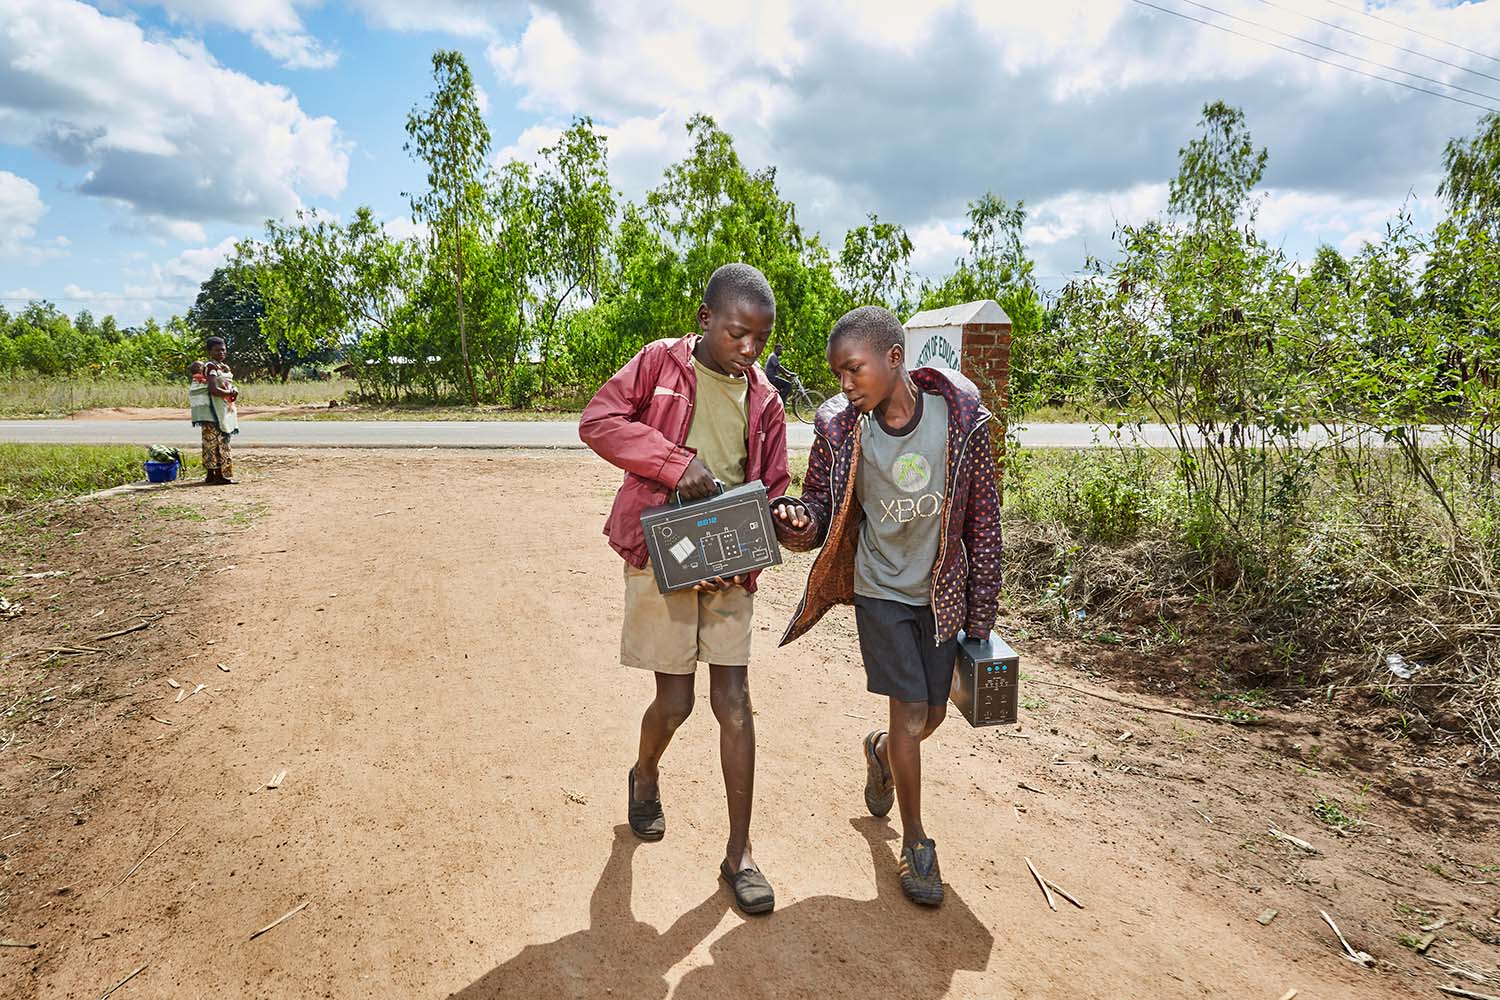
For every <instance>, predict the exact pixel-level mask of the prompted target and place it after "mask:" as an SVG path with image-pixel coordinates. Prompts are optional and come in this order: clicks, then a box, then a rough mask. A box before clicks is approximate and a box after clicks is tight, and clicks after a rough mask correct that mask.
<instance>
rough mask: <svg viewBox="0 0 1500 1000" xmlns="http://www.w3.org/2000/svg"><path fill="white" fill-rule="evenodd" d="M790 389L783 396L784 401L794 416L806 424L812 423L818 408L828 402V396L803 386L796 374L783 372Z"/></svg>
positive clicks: (783, 370) (784, 370)
mask: <svg viewBox="0 0 1500 1000" xmlns="http://www.w3.org/2000/svg"><path fill="white" fill-rule="evenodd" d="M781 371H782V377H784V378H785V379H786V381H787V383H788V385H789V386H790V388H789V389H788V390H787V391H786V392H783V393H782V394H781V398H782V401H783V402H785V403H786V404H787V405H788V406H789V407H791V410H792V414H793V416H795V417H796V418H797V419H798V420H800V421H802V422H803V423H804V424H810V423H812V422H813V421H814V420H815V419H816V418H817V415H818V407H820V406H822V405H823V404H824V403H825V402H827V401H828V396H827V395H825V394H824V393H821V392H818V391H817V390H815V389H809V388H808V387H807V386H805V385H803V384H802V379H801V378H799V377H798V376H797V373H796V372H791V371H787V370H786V369H785V368H783V369H782V370H781Z"/></svg>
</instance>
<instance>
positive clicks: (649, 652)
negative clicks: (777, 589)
mask: <svg viewBox="0 0 1500 1000" xmlns="http://www.w3.org/2000/svg"><path fill="white" fill-rule="evenodd" d="M754 607H755V595H753V594H751V593H750V592H749V591H747V590H746V589H745V588H744V587H730V588H729V589H728V590H726V591H723V592H722V593H717V594H711V593H700V592H698V591H696V590H679V591H677V592H675V593H671V594H663V593H662V592H661V591H659V590H657V589H656V575H655V574H654V573H652V572H651V568H650V566H649V564H648V565H647V567H646V568H645V569H636V568H635V567H634V566H632V565H630V563H626V564H625V626H624V628H623V629H621V631H620V662H621V663H623V664H624V665H625V666H627V667H639V668H640V669H642V670H654V671H656V672H657V673H662V674H691V673H693V672H695V671H696V670H697V669H698V661H699V660H702V661H703V662H704V663H713V664H717V665H718V666H721V667H744V666H749V664H750V616H751V613H752V612H753V610H754Z"/></svg>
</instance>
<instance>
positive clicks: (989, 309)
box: [906, 299, 1010, 330]
mask: <svg viewBox="0 0 1500 1000" xmlns="http://www.w3.org/2000/svg"><path fill="white" fill-rule="evenodd" d="M1009 322H1010V317H1009V316H1007V315H1005V310H1004V309H1001V308H1000V304H999V303H998V302H996V301H995V300H994V299H980V300H979V301H978V302H965V303H964V304H963V305H958V306H947V307H946V308H943V309H927V310H924V311H923V312H919V313H917V314H916V315H914V316H912V318H911V319H909V320H907V321H906V328H907V329H908V330H916V329H921V328H923V327H934V326H963V325H964V324H966V323H1009Z"/></svg>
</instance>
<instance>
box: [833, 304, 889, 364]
mask: <svg viewBox="0 0 1500 1000" xmlns="http://www.w3.org/2000/svg"><path fill="white" fill-rule="evenodd" d="M847 337H853V338H855V339H856V340H859V341H861V342H863V343H865V344H868V345H869V346H870V347H871V348H873V349H874V350H875V351H877V352H878V353H880V354H884V353H886V352H887V351H889V350H890V349H891V348H892V347H895V346H897V345H898V344H899V345H900V346H901V349H902V350H905V349H906V328H905V327H904V326H902V325H901V321H900V320H899V319H897V318H896V314H895V313H893V312H891V311H890V310H889V309H887V308H885V307H884V306H860V307H859V308H858V309H850V310H849V311H848V312H846V313H844V315H842V316H840V317H839V318H838V320H837V322H835V323H834V324H833V329H832V330H830V331H829V333H828V345H829V346H830V347H832V346H833V345H834V344H835V343H837V342H838V341H840V340H843V339H845V338H847Z"/></svg>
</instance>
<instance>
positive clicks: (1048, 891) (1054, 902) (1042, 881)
mask: <svg viewBox="0 0 1500 1000" xmlns="http://www.w3.org/2000/svg"><path fill="white" fill-rule="evenodd" d="M1021 860H1022V861H1025V862H1026V867H1027V868H1030V869H1031V877H1032V878H1034V879H1036V884H1037V885H1039V886H1041V887H1042V895H1043V896H1045V897H1047V905H1048V906H1049V907H1051V908H1052V912H1053V913H1056V912H1057V900H1055V899H1053V898H1052V890H1051V889H1049V888H1047V880H1046V879H1044V878H1042V876H1041V875H1040V874H1039V873H1038V872H1037V870H1036V865H1034V864H1032V863H1031V859H1030V858H1022V859H1021Z"/></svg>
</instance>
